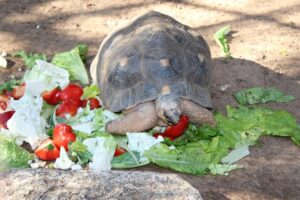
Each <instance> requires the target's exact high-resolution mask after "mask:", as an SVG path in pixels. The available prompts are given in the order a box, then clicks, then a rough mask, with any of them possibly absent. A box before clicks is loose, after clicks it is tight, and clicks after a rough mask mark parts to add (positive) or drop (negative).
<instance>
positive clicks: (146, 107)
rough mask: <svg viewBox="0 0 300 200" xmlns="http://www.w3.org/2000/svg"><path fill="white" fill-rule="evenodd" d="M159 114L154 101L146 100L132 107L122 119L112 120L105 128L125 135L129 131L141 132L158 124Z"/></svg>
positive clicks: (113, 132) (110, 131)
mask: <svg viewBox="0 0 300 200" xmlns="http://www.w3.org/2000/svg"><path fill="white" fill-rule="evenodd" d="M157 121H158V116H157V113H156V109H155V105H154V102H146V103H143V104H140V105H138V106H137V107H136V108H134V109H131V112H127V113H126V115H125V116H123V117H121V118H120V119H117V120H113V121H110V122H108V123H107V124H106V127H105V130H106V131H107V132H109V133H112V134H120V135H124V134H126V133H127V132H140V131H145V130H148V129H151V128H153V127H154V126H156V125H157Z"/></svg>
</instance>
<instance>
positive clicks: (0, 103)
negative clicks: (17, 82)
mask: <svg viewBox="0 0 300 200" xmlns="http://www.w3.org/2000/svg"><path fill="white" fill-rule="evenodd" d="M8 102H9V96H7V95H5V94H0V110H3V111H5V110H6V108H7V104H8Z"/></svg>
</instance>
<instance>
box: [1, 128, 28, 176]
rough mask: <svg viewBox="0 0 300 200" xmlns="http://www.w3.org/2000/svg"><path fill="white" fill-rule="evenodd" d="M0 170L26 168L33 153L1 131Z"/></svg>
mask: <svg viewBox="0 0 300 200" xmlns="http://www.w3.org/2000/svg"><path fill="white" fill-rule="evenodd" d="M0 149H1V153H0V172H3V171H7V170H9V169H13V168H26V167H28V166H29V164H28V161H29V160H32V159H33V155H32V154H30V153H29V152H27V151H26V150H25V149H23V148H22V147H20V146H19V145H17V144H16V143H15V141H14V140H13V139H12V138H9V137H7V136H4V135H2V133H0Z"/></svg>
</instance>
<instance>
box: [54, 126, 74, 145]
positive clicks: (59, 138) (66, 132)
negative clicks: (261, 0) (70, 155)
mask: <svg viewBox="0 0 300 200" xmlns="http://www.w3.org/2000/svg"><path fill="white" fill-rule="evenodd" d="M75 140H76V135H75V134H74V133H73V131H72V127H71V126H69V125H67V124H57V125H56V126H55V127H54V129H53V142H54V144H55V145H56V146H57V147H59V148H60V147H64V148H65V150H66V151H68V145H69V143H71V142H74V141H75Z"/></svg>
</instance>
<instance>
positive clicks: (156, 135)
mask: <svg viewBox="0 0 300 200" xmlns="http://www.w3.org/2000/svg"><path fill="white" fill-rule="evenodd" d="M158 136H162V137H163V138H169V139H170V140H171V141H173V140H174V139H175V138H174V137H172V136H168V135H165V134H163V133H154V134H153V137H155V138H158Z"/></svg>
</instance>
